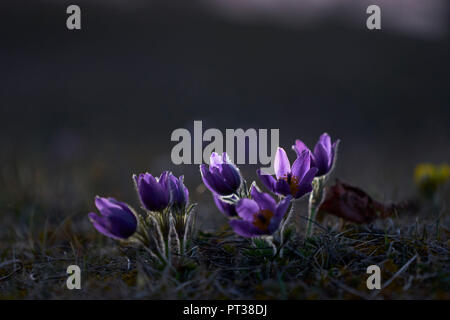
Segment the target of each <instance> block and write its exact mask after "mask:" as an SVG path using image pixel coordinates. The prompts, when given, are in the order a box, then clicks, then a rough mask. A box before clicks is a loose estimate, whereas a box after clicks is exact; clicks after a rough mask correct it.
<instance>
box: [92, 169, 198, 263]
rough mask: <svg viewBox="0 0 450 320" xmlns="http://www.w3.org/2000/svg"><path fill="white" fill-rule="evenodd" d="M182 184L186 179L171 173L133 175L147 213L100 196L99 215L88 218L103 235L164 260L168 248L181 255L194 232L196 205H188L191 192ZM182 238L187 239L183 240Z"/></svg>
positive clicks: (96, 202)
mask: <svg viewBox="0 0 450 320" xmlns="http://www.w3.org/2000/svg"><path fill="white" fill-rule="evenodd" d="M183 180H184V179H183V176H181V177H179V178H177V177H175V176H174V175H173V174H172V173H171V172H169V171H165V172H163V173H162V174H161V175H160V176H159V177H154V176H153V175H151V174H150V173H142V174H139V175H133V181H134V183H135V187H136V191H137V194H138V197H139V200H140V202H141V205H142V209H143V211H144V213H142V214H139V215H138V214H137V213H136V212H135V211H134V209H132V208H131V207H130V206H129V205H128V204H126V203H123V202H120V201H117V200H115V199H113V198H102V197H98V196H97V197H96V199H95V205H96V207H97V209H98V210H99V212H100V215H97V214H96V213H93V212H91V213H89V218H90V220H91V222H92V224H93V226H94V227H95V228H96V229H97V231H99V232H100V233H102V234H103V235H105V236H107V237H110V238H112V239H116V240H127V239H130V240H135V241H137V242H140V243H141V244H143V245H144V246H145V247H146V248H147V249H149V250H154V251H155V252H156V253H154V255H155V256H157V257H159V258H160V259H162V260H164V259H165V258H167V256H168V254H169V252H168V250H166V248H169V250H170V249H173V250H175V253H180V251H181V246H186V241H187V240H188V239H187V238H188V235H189V232H190V231H191V230H189V224H190V223H191V221H192V219H191V215H192V209H193V205H189V191H188V189H187V188H186V186H185V185H184V182H183ZM180 234H184V237H183V238H180V237H179V235H180ZM174 237H175V238H176V239H173V238H174ZM171 240H173V241H171ZM171 242H172V243H171ZM173 242H174V243H173ZM172 253H173V252H172Z"/></svg>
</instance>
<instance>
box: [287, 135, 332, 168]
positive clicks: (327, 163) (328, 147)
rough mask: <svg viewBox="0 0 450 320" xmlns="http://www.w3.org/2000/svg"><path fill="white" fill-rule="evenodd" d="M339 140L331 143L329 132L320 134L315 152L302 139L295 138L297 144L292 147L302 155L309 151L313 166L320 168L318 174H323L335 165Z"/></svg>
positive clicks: (298, 154)
mask: <svg viewBox="0 0 450 320" xmlns="http://www.w3.org/2000/svg"><path fill="white" fill-rule="evenodd" d="M338 143H339V140H336V141H335V142H334V143H333V144H331V138H330V136H329V135H328V134H327V133H324V134H322V135H321V136H320V138H319V141H318V142H317V144H316V146H315V147H314V153H313V152H311V150H309V149H308V147H307V146H306V145H305V144H304V143H303V142H302V141H301V140H295V145H293V146H292V149H293V150H294V151H295V152H297V156H300V155H301V154H302V153H303V151H305V150H306V151H308V152H309V154H310V156H311V166H312V167H316V168H317V169H318V171H317V173H316V176H318V177H319V176H323V175H325V174H327V173H328V172H329V171H330V170H331V167H332V166H333V161H334V157H335V154H336V146H337V144H338Z"/></svg>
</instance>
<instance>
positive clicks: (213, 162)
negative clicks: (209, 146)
mask: <svg viewBox="0 0 450 320" xmlns="http://www.w3.org/2000/svg"><path fill="white" fill-rule="evenodd" d="M200 172H201V174H202V179H203V183H204V184H205V186H206V187H207V188H208V189H209V190H210V191H211V192H213V193H216V194H218V195H221V196H227V195H230V194H233V193H236V191H237V190H238V189H239V188H240V186H241V183H242V178H241V175H240V173H239V169H238V168H237V167H236V166H235V165H234V164H233V163H232V162H231V160H230V159H229V158H228V156H227V154H226V152H224V153H223V154H222V156H219V155H218V154H217V153H215V152H213V153H212V154H211V158H210V165H209V168H208V166H207V165H206V164H202V165H200Z"/></svg>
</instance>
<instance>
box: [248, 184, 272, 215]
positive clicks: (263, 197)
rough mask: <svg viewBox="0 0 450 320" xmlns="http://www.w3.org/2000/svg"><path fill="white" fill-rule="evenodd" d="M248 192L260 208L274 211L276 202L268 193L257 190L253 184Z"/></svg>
mask: <svg viewBox="0 0 450 320" xmlns="http://www.w3.org/2000/svg"><path fill="white" fill-rule="evenodd" d="M250 193H251V195H252V198H253V200H255V201H256V202H257V203H258V206H259V208H260V209H262V210H269V211H271V212H275V208H276V206H277V203H276V201H275V200H274V199H273V198H272V197H271V196H270V195H269V194H267V193H263V192H261V191H259V190H258V188H257V187H256V186H255V185H253V186H252V189H251V191H250Z"/></svg>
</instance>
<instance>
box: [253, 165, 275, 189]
mask: <svg viewBox="0 0 450 320" xmlns="http://www.w3.org/2000/svg"><path fill="white" fill-rule="evenodd" d="M256 174H257V175H258V177H259V180H261V182H262V183H263V184H264V185H265V186H266V188H267V189H269V191H271V192H275V183H276V182H277V181H276V180H275V178H274V177H272V176H271V175H270V174H263V173H262V172H261V169H258V170H256Z"/></svg>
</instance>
